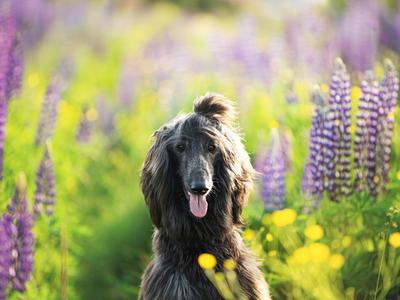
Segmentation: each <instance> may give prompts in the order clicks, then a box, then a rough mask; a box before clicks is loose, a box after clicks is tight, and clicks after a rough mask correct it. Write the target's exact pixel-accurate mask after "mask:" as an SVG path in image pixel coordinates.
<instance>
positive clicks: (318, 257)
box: [308, 243, 330, 263]
mask: <svg viewBox="0 0 400 300" xmlns="http://www.w3.org/2000/svg"><path fill="white" fill-rule="evenodd" d="M308 248H309V251H310V256H311V259H312V261H314V262H316V263H323V262H324V261H326V260H327V259H328V257H329V254H330V250H329V247H328V246H327V245H325V244H322V243H312V244H311V245H309V246H308Z"/></svg>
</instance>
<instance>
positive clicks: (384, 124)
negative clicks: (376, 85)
mask: <svg viewBox="0 0 400 300" xmlns="http://www.w3.org/2000/svg"><path fill="white" fill-rule="evenodd" d="M398 91H399V78H398V75H397V71H396V68H395V67H394V65H393V63H392V62H391V61H390V60H386V61H385V75H384V78H383V79H382V82H381V86H380V91H379V109H378V130H377V131H378V138H377V152H376V164H377V174H376V177H375V180H374V181H375V182H379V183H380V185H381V186H382V187H384V185H385V184H386V183H387V182H388V173H389V167H390V155H391V145H392V137H393V129H394V116H395V109H396V106H397V96H398Z"/></svg>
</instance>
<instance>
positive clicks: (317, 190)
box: [302, 86, 328, 206]
mask: <svg viewBox="0 0 400 300" xmlns="http://www.w3.org/2000/svg"><path fill="white" fill-rule="evenodd" d="M312 101H313V102H314V104H315V111H314V116H313V119H312V126H311V131H310V150H309V151H310V153H309V156H308V159H307V162H306V166H305V169H304V175H303V182H302V191H303V193H304V194H305V195H306V196H308V197H309V198H312V199H313V200H314V206H316V205H318V204H319V201H320V200H321V197H322V193H323V191H324V180H325V169H324V147H325V146H326V144H325V142H324V130H325V123H326V115H327V110H328V106H327V101H326V98H325V96H324V95H323V93H322V91H321V89H320V88H319V86H315V87H314V90H313V94H312Z"/></svg>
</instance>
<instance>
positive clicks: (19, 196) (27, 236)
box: [5, 175, 34, 291]
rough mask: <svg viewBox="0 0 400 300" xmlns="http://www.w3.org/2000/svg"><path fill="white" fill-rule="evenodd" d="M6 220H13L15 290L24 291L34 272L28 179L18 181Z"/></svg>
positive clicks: (12, 274) (11, 276)
mask: <svg viewBox="0 0 400 300" xmlns="http://www.w3.org/2000/svg"><path fill="white" fill-rule="evenodd" d="M5 218H6V220H11V224H13V226H14V229H13V226H11V230H10V231H11V237H12V241H13V242H12V250H11V260H12V264H11V267H10V278H11V282H12V285H13V288H14V289H15V290H17V291H24V290H25V285H26V282H27V281H28V280H29V279H30V276H31V273H32V270H33V244H34V236H33V233H32V227H33V216H32V214H31V213H30V212H29V210H28V202H27V194H26V178H25V176H24V175H20V176H19V178H18V181H17V186H16V189H15V194H14V196H13V197H12V199H11V202H10V204H9V207H8V212H7V214H6V216H5Z"/></svg>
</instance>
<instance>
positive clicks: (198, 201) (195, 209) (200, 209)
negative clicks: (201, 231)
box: [189, 193, 208, 218]
mask: <svg viewBox="0 0 400 300" xmlns="http://www.w3.org/2000/svg"><path fill="white" fill-rule="evenodd" d="M189 197H190V200H189V202H190V211H191V212H192V214H194V215H195V216H196V217H198V218H203V217H204V216H205V215H206V214H207V208H208V203H207V200H206V196H204V195H201V196H198V195H193V194H191V193H189Z"/></svg>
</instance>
